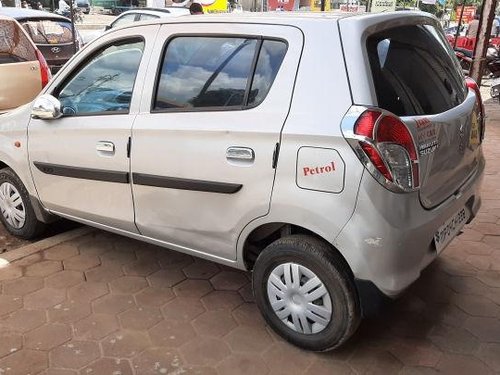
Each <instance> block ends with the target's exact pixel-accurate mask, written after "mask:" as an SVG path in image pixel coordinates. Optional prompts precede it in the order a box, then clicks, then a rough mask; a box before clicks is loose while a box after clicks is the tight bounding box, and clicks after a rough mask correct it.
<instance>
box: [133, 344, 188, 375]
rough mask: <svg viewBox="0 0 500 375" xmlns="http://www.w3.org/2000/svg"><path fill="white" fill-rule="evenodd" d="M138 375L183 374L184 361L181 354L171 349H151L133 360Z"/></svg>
mask: <svg viewBox="0 0 500 375" xmlns="http://www.w3.org/2000/svg"><path fill="white" fill-rule="evenodd" d="M132 365H133V367H134V370H135V372H136V373H137V374H141V375H157V374H183V373H185V372H186V371H185V370H184V366H183V361H182V358H181V356H180V355H179V353H178V352H177V351H176V350H174V349H169V348H150V349H147V350H145V351H144V352H142V353H141V354H140V355H139V356H137V357H135V358H134V359H133V360H132Z"/></svg>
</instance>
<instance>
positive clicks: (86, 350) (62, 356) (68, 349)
mask: <svg viewBox="0 0 500 375" xmlns="http://www.w3.org/2000/svg"><path fill="white" fill-rule="evenodd" d="M100 355H101V353H100V350H99V346H98V345H97V343H95V342H92V341H77V340H73V341H70V342H68V343H66V344H63V345H61V346H58V347H57V348H55V349H53V350H51V351H50V353H49V356H50V363H51V366H53V367H60V368H65V369H75V370H78V369H80V368H82V367H83V366H86V365H88V364H90V363H91V362H93V361H95V360H96V359H98V358H99V357H100Z"/></svg>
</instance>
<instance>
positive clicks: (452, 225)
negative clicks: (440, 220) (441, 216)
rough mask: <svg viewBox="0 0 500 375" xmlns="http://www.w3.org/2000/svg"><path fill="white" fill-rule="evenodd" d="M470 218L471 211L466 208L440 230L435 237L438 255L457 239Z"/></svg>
mask: <svg viewBox="0 0 500 375" xmlns="http://www.w3.org/2000/svg"><path fill="white" fill-rule="evenodd" d="M469 217H470V213H469V210H468V209H467V208H465V207H464V208H462V209H461V210H460V211H458V212H457V213H456V214H455V215H453V216H452V217H451V218H449V219H448V220H447V221H446V223H444V224H443V225H442V226H441V227H440V228H439V229H438V231H437V232H436V234H435V235H434V244H435V245H436V250H437V253H438V254H439V253H440V252H441V251H443V249H444V248H445V247H446V246H447V245H448V244H449V243H450V242H451V240H452V239H453V238H455V236H456V235H457V234H458V232H460V230H461V229H462V228H463V227H464V225H465V223H466V222H467V220H469Z"/></svg>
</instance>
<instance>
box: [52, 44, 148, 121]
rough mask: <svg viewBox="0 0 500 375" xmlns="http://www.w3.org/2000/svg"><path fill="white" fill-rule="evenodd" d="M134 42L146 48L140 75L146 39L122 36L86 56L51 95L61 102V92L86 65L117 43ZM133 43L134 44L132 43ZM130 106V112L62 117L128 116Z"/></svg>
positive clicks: (108, 112)
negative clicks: (140, 43)
mask: <svg viewBox="0 0 500 375" xmlns="http://www.w3.org/2000/svg"><path fill="white" fill-rule="evenodd" d="M133 40H136V41H141V42H142V43H144V47H143V51H142V52H143V54H142V56H141V61H140V62H139V66H138V68H137V73H139V69H140V66H141V64H142V61H143V60H142V59H143V57H144V50H145V49H146V38H144V36H142V35H134V36H122V37H119V38H117V39H113V40H111V41H109V40H108V41H107V43H106V44H105V46H100V47H98V48H96V49H95V50H94V51H93V52H92V53H91V54H89V56H86V57H85V58H84V59H83V60H82V61H80V62H79V64H78V65H77V66H76V67H75V68H74V69H73V71H72V72H71V73H70V74H68V75H67V76H66V77H65V79H64V80H62V81H61V82H60V83H59V84H58V85H57V86H55V87H54V88H53V89H52V90H51V92H50V94H51V95H52V96H54V97H55V98H56V99H57V100H59V95H60V94H61V91H62V89H64V87H65V86H66V85H67V83H68V82H69V81H71V80H73V78H75V76H76V74H77V73H76V72H79V71H80V68H81V67H82V66H84V65H86V64H88V62H89V61H90V60H92V58H93V57H94V56H95V55H96V54H98V53H100V52H102V51H103V50H105V49H106V48H108V47H110V46H111V45H114V44H115V43H117V42H122V41H123V42H127V41H131V42H132V41H133ZM132 43H133V42H132ZM137 73H136V75H135V78H134V83H133V85H132V96H131V99H130V104H131V103H132V97H133V96H134V88H135V84H136V81H137ZM130 104H129V108H128V110H120V111H112V112H110V111H102V112H90V113H81V114H77V113H76V114H73V115H64V114H63V116H62V118H72V117H92V116H111V115H128V114H130Z"/></svg>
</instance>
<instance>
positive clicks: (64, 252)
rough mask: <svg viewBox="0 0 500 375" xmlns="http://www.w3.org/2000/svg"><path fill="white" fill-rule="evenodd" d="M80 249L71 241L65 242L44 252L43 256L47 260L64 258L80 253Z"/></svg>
mask: <svg viewBox="0 0 500 375" xmlns="http://www.w3.org/2000/svg"><path fill="white" fill-rule="evenodd" d="M78 254H79V252H78V249H77V248H76V247H74V246H72V245H70V244H69V243H63V244H61V245H57V246H54V247H51V248H50V249H48V250H45V251H44V252H43V257H44V258H45V259H47V260H64V259H68V258H71V257H73V256H75V255H78Z"/></svg>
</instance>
